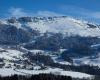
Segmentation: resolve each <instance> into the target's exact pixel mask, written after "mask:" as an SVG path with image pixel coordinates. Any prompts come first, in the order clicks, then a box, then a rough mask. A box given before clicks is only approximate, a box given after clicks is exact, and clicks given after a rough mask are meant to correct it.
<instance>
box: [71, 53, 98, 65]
mask: <svg viewBox="0 0 100 80" xmlns="http://www.w3.org/2000/svg"><path fill="white" fill-rule="evenodd" d="M97 56H98V57H97V58H96V56H95V58H93V59H92V58H90V57H82V58H76V59H73V61H74V64H75V65H81V64H87V65H92V66H98V67H100V54H98V55H97Z"/></svg>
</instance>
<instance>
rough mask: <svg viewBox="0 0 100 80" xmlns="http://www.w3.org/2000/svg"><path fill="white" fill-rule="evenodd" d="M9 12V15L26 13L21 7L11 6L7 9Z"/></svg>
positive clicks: (16, 15) (15, 15)
mask: <svg viewBox="0 0 100 80" xmlns="http://www.w3.org/2000/svg"><path fill="white" fill-rule="evenodd" d="M9 14H10V16H14V17H22V16H27V15H28V13H26V12H24V10H23V9H22V8H13V7H12V8H10V9H9Z"/></svg>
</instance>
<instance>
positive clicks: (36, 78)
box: [0, 74, 72, 80]
mask: <svg viewBox="0 0 100 80" xmlns="http://www.w3.org/2000/svg"><path fill="white" fill-rule="evenodd" d="M0 80H72V78H71V77H70V76H61V75H53V74H39V75H32V76H30V77H28V76H20V75H13V76H7V77H0Z"/></svg>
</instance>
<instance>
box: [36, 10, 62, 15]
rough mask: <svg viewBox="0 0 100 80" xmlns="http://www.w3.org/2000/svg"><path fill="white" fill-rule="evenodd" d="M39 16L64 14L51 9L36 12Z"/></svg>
mask: <svg viewBox="0 0 100 80" xmlns="http://www.w3.org/2000/svg"><path fill="white" fill-rule="evenodd" d="M36 14H37V15H38V16H62V15H63V14H59V13H55V12H51V11H38V12H37V13H36Z"/></svg>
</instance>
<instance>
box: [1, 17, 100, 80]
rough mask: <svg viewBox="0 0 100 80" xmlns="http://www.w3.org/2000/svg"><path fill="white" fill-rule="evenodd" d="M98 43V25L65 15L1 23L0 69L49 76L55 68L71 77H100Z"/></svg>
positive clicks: (99, 50) (99, 34)
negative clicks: (44, 72) (75, 74)
mask: <svg viewBox="0 0 100 80" xmlns="http://www.w3.org/2000/svg"><path fill="white" fill-rule="evenodd" d="M98 44H100V26H99V25H97V24H94V23H89V22H87V21H83V20H78V19H74V18H71V17H67V16H59V17H56V16H55V17H20V18H17V19H16V18H10V19H5V20H0V68H1V69H4V72H5V70H8V71H9V70H10V69H11V72H12V73H13V74H15V73H16V74H17V73H18V74H21V73H23V74H24V72H25V74H29V73H31V72H32V70H34V72H37V73H42V72H43V71H46V72H47V73H48V72H51V71H53V70H54V69H55V70H61V72H57V73H60V74H62V73H64V74H63V75H68V76H72V77H73V75H72V74H73V73H75V72H76V73H79V75H81V76H82V75H85V76H86V78H87V77H91V76H92V75H95V74H96V75H100V72H99V70H100V68H98V67H96V66H99V67H100V46H99V45H98ZM96 45H98V46H96ZM98 55H99V56H98ZM97 61H98V62H97ZM1 69H0V71H2V70H1ZM49 69H51V70H49ZM89 69H90V71H89ZM29 70H31V71H29ZM21 71H24V72H21ZM92 71H93V72H92ZM80 72H81V73H80ZM94 72H95V73H94ZM54 73H56V71H55V72H54ZM66 73H69V74H66ZM1 75H2V74H1ZM81 76H79V78H80V77H81ZM85 76H82V77H85ZM74 77H77V76H74Z"/></svg>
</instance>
